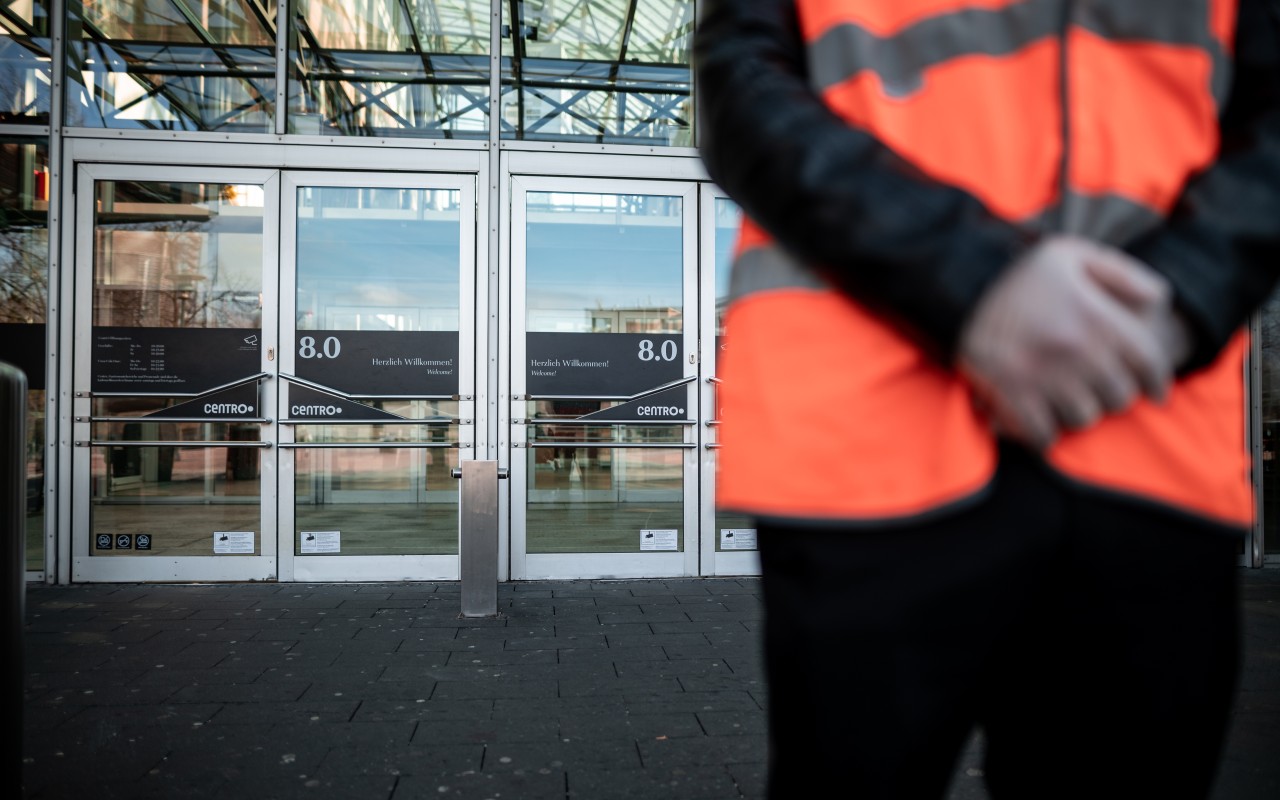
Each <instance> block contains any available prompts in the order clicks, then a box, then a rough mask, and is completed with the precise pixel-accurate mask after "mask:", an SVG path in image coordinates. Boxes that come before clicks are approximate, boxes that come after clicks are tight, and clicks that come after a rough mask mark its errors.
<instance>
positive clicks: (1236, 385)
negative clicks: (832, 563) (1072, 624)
mask: <svg viewBox="0 0 1280 800" xmlns="http://www.w3.org/2000/svg"><path fill="white" fill-rule="evenodd" d="M796 7H797V10H798V14H799V20H800V26H801V31H802V34H803V36H804V38H805V41H806V46H807V48H808V52H807V59H808V64H809V72H810V77H811V81H812V82H813V84H814V88H815V90H816V91H817V92H819V93H820V95H821V96H822V97H823V98H824V100H825V101H826V103H827V104H828V105H829V106H830V107H831V108H832V109H833V110H834V111H835V112H836V113H837V114H839V115H840V116H841V117H842V118H843V119H845V120H846V121H847V122H848V123H849V124H850V125H852V126H854V127H857V128H859V129H862V130H865V131H867V132H869V133H870V134H872V135H874V136H875V137H876V138H877V139H878V140H879V141H881V142H882V143H884V144H885V145H886V146H888V147H889V148H891V149H892V150H893V151H894V152H895V153H897V154H898V155H899V156H901V157H902V158H904V159H906V160H907V161H909V162H911V163H912V164H913V165H915V166H916V167H918V168H919V169H920V170H921V171H922V172H924V173H925V174H927V175H929V176H931V177H932V178H934V179H936V180H937V181H939V182H943V183H947V184H950V185H953V186H957V187H960V188H962V189H964V190H966V191H968V192H969V193H971V194H973V195H975V196H976V197H978V198H980V199H981V200H982V201H983V202H984V203H985V204H986V205H987V207H988V208H990V209H991V210H992V211H993V212H994V213H996V214H998V215H999V216H1001V217H1003V218H1004V219H1006V220H1009V221H1011V222H1014V223H1016V224H1020V225H1027V226H1037V225H1039V224H1040V223H1041V222H1042V221H1043V220H1044V219H1046V218H1047V215H1049V214H1052V215H1053V217H1052V218H1054V219H1058V220H1061V222H1060V223H1059V224H1058V228H1059V229H1060V230H1062V231H1064V232H1068V233H1074V234H1079V235H1083V236H1087V237H1090V238H1093V239H1096V240H1099V241H1103V242H1107V243H1111V244H1115V245H1118V246H1123V245H1124V244H1125V243H1127V242H1129V241H1132V240H1134V239H1135V238H1136V237H1137V236H1139V235H1141V234H1142V233H1145V232H1148V231H1150V230H1151V229H1152V228H1153V227H1155V226H1157V225H1159V224H1160V221H1161V220H1162V219H1163V217H1164V216H1165V215H1166V214H1167V213H1168V212H1169V210H1170V209H1171V207H1172V206H1173V204H1174V203H1175V201H1176V200H1177V198H1178V196H1179V194H1180V192H1181V190H1182V188H1183V186H1184V184H1185V183H1186V181H1187V180H1188V178H1189V177H1190V176H1192V175H1193V174H1195V173H1197V172H1199V171H1201V170H1203V169H1205V168H1206V167H1207V166H1209V165H1210V164H1211V163H1212V162H1213V161H1214V159H1215V157H1216V154H1217V152H1218V145H1219V142H1218V135H1219V133H1218V130H1219V129H1218V116H1219V112H1220V109H1221V106H1222V104H1223V103H1224V102H1225V99H1226V98H1225V95H1226V89H1227V86H1228V83H1229V77H1230V76H1229V72H1230V55H1231V54H1230V48H1231V44H1232V41H1233V38H1234V29H1235V20H1236V2H1235V0H1176V1H1175V0H1161V2H1135V0H1092V2H1089V3H1079V4H1076V5H1075V6H1074V10H1073V12H1072V14H1071V15H1070V18H1069V19H1067V18H1064V16H1063V13H1062V4H1061V3H1060V2H1042V1H1040V0H796ZM1064 70H1065V72H1064ZM885 202H893V200H892V198H886V200H885ZM731 294H732V296H733V298H734V299H733V304H732V306H731V307H730V309H729V312H728V315H727V317H726V319H725V342H726V347H725V349H724V351H723V353H722V360H721V364H720V365H719V368H718V371H719V372H720V375H721V377H722V379H723V384H722V385H721V388H720V391H721V393H722V395H721V400H720V406H721V408H722V414H723V420H722V424H721V428H720V444H721V447H722V450H721V457H720V464H721V467H720V474H719V479H718V489H717V492H718V502H719V504H720V505H721V506H722V507H724V508H731V509H734V510H740V511H746V512H749V513H753V514H756V515H760V516H765V517H774V518H785V519H813V520H827V519H831V520H841V521H854V522H856V521H871V522H881V521H888V520H897V519H901V518H904V517H915V516H918V515H922V514H928V513H933V512H937V511H939V510H944V509H946V508H949V507H953V506H955V505H956V504H961V503H964V502H966V501H969V500H972V499H974V498H975V497H979V496H980V495H981V493H982V490H983V489H984V487H986V486H987V485H988V483H989V482H990V480H991V479H992V477H993V475H994V472H995V466H996V445H995V437H994V435H993V433H992V432H991V429H990V426H989V424H988V423H987V421H986V420H985V419H984V418H983V417H982V416H981V415H980V414H979V413H978V412H977V411H976V410H975V408H974V404H973V398H972V393H971V391H970V387H969V386H968V385H967V384H966V383H965V382H964V380H963V379H962V378H960V377H959V376H958V375H957V374H956V373H955V372H954V371H952V370H950V369H948V368H946V367H944V366H943V365H941V364H939V363H937V362H936V361H934V360H931V359H930V357H928V356H926V354H925V353H924V352H923V351H922V350H921V349H920V348H919V347H918V346H917V345H916V344H915V343H913V341H912V340H911V339H909V338H908V337H907V336H905V335H904V334H903V333H901V332H900V331H899V330H897V329H896V328H895V327H893V326H892V325H891V324H888V323H886V322H885V321H884V320H883V319H882V318H881V317H879V316H877V315H875V314H873V313H871V312H870V311H869V310H868V309H867V308H865V307H863V306H862V305H860V304H859V303H858V301H857V300H856V299H853V298H851V297H850V296H848V295H847V294H845V293H842V292H839V291H837V290H835V289H833V288H832V287H831V286H830V285H829V284H827V283H825V282H824V281H823V280H822V279H821V278H819V277H818V276H817V273H816V272H815V271H814V270H813V269H811V268H810V267H808V266H806V265H803V264H800V263H797V262H796V261H795V260H794V259H793V258H791V257H790V256H789V255H787V254H786V253H785V252H783V251H782V250H781V249H780V248H778V247H776V246H774V245H773V244H772V243H771V240H770V238H769V236H768V235H767V234H765V233H764V232H762V231H761V230H759V229H758V228H756V227H755V226H754V225H752V224H751V223H750V222H749V221H748V222H746V223H744V226H743V230H742V232H741V236H740V239H739V246H738V253H737V257H736V261H735V264H734V275H733V286H732V289H731ZM1244 352H1245V337H1244V335H1243V333H1242V334H1241V335H1238V336H1237V337H1235V339H1233V341H1232V342H1231V343H1230V344H1229V345H1228V346H1227V347H1226V348H1225V349H1224V351H1223V352H1222V353H1221V354H1220V355H1219V357H1218V358H1217V360H1216V361H1215V362H1214V363H1213V364H1212V365H1210V366H1209V367H1207V368H1205V369H1202V370H1199V371H1197V372H1195V373H1194V374H1192V375H1190V376H1188V377H1185V378H1183V379H1180V380H1179V381H1177V382H1176V384H1175V386H1174V388H1173V390H1172V393H1171V395H1170V397H1169V399H1168V400H1167V401H1166V403H1165V404H1163V405H1159V406H1157V405H1155V404H1153V403H1150V402H1146V401H1142V402H1140V403H1138V404H1137V405H1136V406H1135V407H1133V408H1132V409H1130V410H1128V411H1126V412H1125V413H1123V414H1120V415H1116V416H1112V417H1108V418H1107V419H1105V420H1103V421H1102V422H1100V423H1099V424H1097V425H1094V426H1092V427H1090V428H1088V429H1085V430H1083V431H1078V432H1074V433H1070V434H1068V435H1065V436H1064V437H1063V438H1062V439H1061V440H1060V441H1059V442H1058V443H1057V444H1056V445H1054V446H1053V447H1052V448H1051V449H1050V450H1049V451H1048V453H1047V454H1046V459H1047V461H1048V462H1049V463H1050V464H1051V465H1052V466H1053V467H1054V468H1056V469H1057V470H1058V471H1059V472H1061V473H1062V474H1064V475H1066V476H1068V477H1070V478H1073V479H1075V480H1078V481H1080V482H1083V483H1086V484H1090V485H1093V486H1097V487H1101V488H1104V489H1107V490H1111V491H1116V492H1122V493H1125V494H1128V495H1132V496H1136V497H1140V498H1144V499H1147V500H1153V501H1156V502H1157V503H1160V504H1162V505H1164V506H1166V507H1172V508H1176V509H1181V510H1184V511H1187V512H1190V513H1193V514H1195V515H1197V516H1200V517H1204V518H1208V519H1211V520H1215V521H1218V522H1223V523H1226V524H1230V525H1236V526H1239V525H1246V524H1248V523H1249V522H1250V520H1251V519H1252V510H1253V503H1252V496H1251V483H1250V480H1249V466H1250V465H1249V459H1248V450H1247V434H1246V427H1245V417H1244V414H1245V397H1244V371H1243V370H1244Z"/></svg>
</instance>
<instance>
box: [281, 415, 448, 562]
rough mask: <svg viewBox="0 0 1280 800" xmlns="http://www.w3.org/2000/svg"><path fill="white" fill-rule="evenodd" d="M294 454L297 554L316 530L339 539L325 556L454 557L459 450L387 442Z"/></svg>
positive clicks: (311, 450)
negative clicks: (337, 547)
mask: <svg viewBox="0 0 1280 800" xmlns="http://www.w3.org/2000/svg"><path fill="white" fill-rule="evenodd" d="M413 438H414V439H416V437H413ZM292 452H293V458H294V472H295V479H294V503H295V505H294V527H295V532H294V552H295V553H299V554H301V553H303V540H304V538H305V537H306V536H307V535H308V534H314V533H316V532H319V531H325V532H331V531H337V532H338V533H339V534H340V536H339V541H340V547H341V550H340V551H339V552H336V553H334V552H327V553H318V554H323V555H348V556H351V555H364V556H374V555H436V554H455V553H457V552H458V481H457V480H455V479H454V478H453V477H452V475H451V474H450V473H451V471H452V470H453V468H454V467H456V466H458V451H457V450H455V449H451V448H407V447H396V446H394V444H389V445H383V446H380V447H368V448H344V449H319V448H314V449H313V448H299V449H295V450H293V451H292ZM308 554H310V553H308Z"/></svg>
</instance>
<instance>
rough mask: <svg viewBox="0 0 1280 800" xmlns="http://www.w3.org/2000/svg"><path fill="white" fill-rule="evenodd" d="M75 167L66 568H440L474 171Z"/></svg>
mask: <svg viewBox="0 0 1280 800" xmlns="http://www.w3.org/2000/svg"><path fill="white" fill-rule="evenodd" d="M78 179H79V181H80V186H81V187H85V188H82V189H81V190H80V193H79V195H78V203H77V209H76V214H77V217H76V220H77V221H76V225H77V228H76V230H77V236H76V283H75V287H76V288H75V295H76V309H77V314H76V330H75V333H76V335H75V342H76V344H75V362H74V363H75V367H74V380H73V383H74V391H75V403H74V412H73V413H74V415H75V419H74V435H75V449H74V458H73V461H74V466H73V468H74V476H73V478H74V481H75V486H76V492H75V498H76V499H75V503H74V509H75V510H74V519H73V528H72V530H73V533H72V550H73V552H72V554H73V569H72V579H73V580H76V581H165V580H169V581H215V580H282V581H293V580H296V581H327V580H416V579H451V578H456V577H457V576H458V555H457V554H458V505H457V504H458V486H457V481H456V480H454V479H453V477H452V475H451V471H452V469H453V468H454V467H457V466H458V463H459V460H460V458H463V457H467V458H469V457H471V456H470V453H471V449H472V447H473V445H474V443H475V436H474V433H473V431H474V430H475V425H474V416H475V408H476V402H475V395H476V380H475V368H474V362H475V355H474V354H475V349H476V340H475V334H474V329H475V322H474V320H475V313H476V311H475V306H476V298H475V289H474V286H475V278H474V275H475V265H476V263H477V256H476V197H475V191H476V190H475V178H474V176H466V175H463V176H459V175H453V174H448V175H436V174H392V173H376V174H374V173H354V172H352V173H340V174H339V173H331V172H304V171H296V170H293V171H284V172H281V171H279V170H265V169H263V170H253V169H244V170H237V169H219V168H194V167H186V168H177V167H136V166H123V165H120V166H117V165H87V166H82V167H80V168H79V173H78ZM464 454H466V455H464Z"/></svg>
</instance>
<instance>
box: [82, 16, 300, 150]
mask: <svg viewBox="0 0 1280 800" xmlns="http://www.w3.org/2000/svg"><path fill="white" fill-rule="evenodd" d="M275 9H276V7H275V4H274V3H264V2H261V0H200V2H194V0H82V1H81V2H76V0H70V1H69V2H68V3H67V28H66V30H67V35H66V37H65V40H66V42H67V56H66V58H67V69H66V76H67V98H66V120H67V124H68V125H72V126H84V127H92V128H140V129H149V130H164V131H231V132H236V133H270V132H272V130H273V124H274V119H275V114H276V67H275V64H276V52H275V30H276V19H275V16H276V10H275Z"/></svg>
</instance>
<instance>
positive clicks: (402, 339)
mask: <svg viewBox="0 0 1280 800" xmlns="http://www.w3.org/2000/svg"><path fill="white" fill-rule="evenodd" d="M296 355H297V360H296V361H295V362H294V363H295V365H296V366H295V371H296V373H297V375H298V377H299V378H303V379H305V380H308V381H311V382H312V383H318V384H320V385H322V386H328V387H329V388H331V389H337V390H338V391H340V392H343V393H345V394H350V395H364V396H370V395H377V396H383V397H452V396H454V395H456V394H459V393H460V392H459V391H458V387H459V381H458V332H457V331H298V335H297V353H296Z"/></svg>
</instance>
